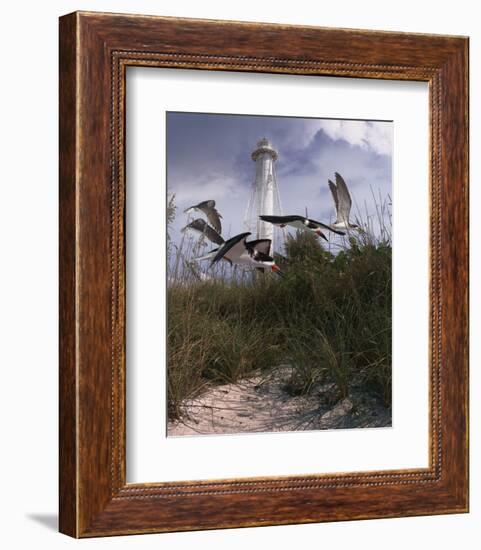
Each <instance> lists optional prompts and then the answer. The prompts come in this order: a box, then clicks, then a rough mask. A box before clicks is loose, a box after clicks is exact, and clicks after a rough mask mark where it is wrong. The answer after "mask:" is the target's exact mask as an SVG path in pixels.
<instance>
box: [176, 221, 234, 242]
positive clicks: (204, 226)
mask: <svg viewBox="0 0 481 550" xmlns="http://www.w3.org/2000/svg"><path fill="white" fill-rule="evenodd" d="M189 229H191V230H192V231H196V232H197V233H200V234H201V235H205V236H206V237H207V238H208V239H209V241H211V242H213V243H214V244H219V245H220V244H223V243H224V239H223V238H222V237H221V236H220V235H219V233H218V232H217V231H216V230H215V229H213V228H212V227H211V226H210V225H209V224H208V223H207V222H206V221H205V220H203V219H202V218H197V219H195V220H194V221H192V222H190V223H189V224H187V225H186V226H185V227H184V228H182V229H181V231H182V233H185V231H188V230H189Z"/></svg>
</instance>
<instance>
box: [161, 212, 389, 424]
mask: <svg viewBox="0 0 481 550" xmlns="http://www.w3.org/2000/svg"><path fill="white" fill-rule="evenodd" d="M171 206H172V207H173V203H172V205H171ZM385 207H386V206H385V204H383V205H382V206H378V216H379V219H378V221H377V223H378V224H379V223H381V231H380V232H378V234H377V236H375V234H374V233H373V231H372V225H371V222H370V221H369V219H368V220H364V221H361V222H360V221H358V223H360V225H362V230H361V231H359V232H355V233H354V232H353V233H352V234H350V235H347V236H346V237H345V238H343V239H342V240H341V242H336V243H331V246H327V245H326V246H324V245H323V244H321V242H320V241H319V240H318V239H317V238H316V237H314V236H313V235H312V234H309V233H306V232H298V233H296V234H293V235H291V236H289V237H288V238H287V240H286V243H285V248H284V250H283V251H282V257H280V258H279V262H281V267H282V269H283V271H284V272H285V277H284V278H283V279H280V278H278V277H276V276H275V274H271V273H266V274H262V273H259V272H254V273H251V272H250V273H246V272H244V271H242V270H239V269H237V270H235V269H234V274H232V271H233V270H232V268H231V267H230V266H229V265H228V264H227V263H226V262H221V264H222V265H220V266H218V267H216V268H215V270H213V272H212V273H209V272H204V271H202V270H203V269H204V268H202V267H200V266H199V265H198V264H196V263H195V262H193V261H192V255H193V254H194V253H198V252H199V250H200V249H204V248H205V247H204V245H203V243H202V241H201V242H200V243H199V241H198V240H197V239H193V238H191V237H188V239H189V241H190V242H187V243H186V242H185V241H184V243H183V245H182V246H178V247H177V249H175V250H174V247H173V246H172V249H171V251H172V257H171V258H170V260H169V262H170V263H169V266H170V271H171V273H172V274H173V275H175V277H171V278H170V279H169V285H168V323H167V326H168V329H167V330H168V407H169V417H170V418H175V417H178V416H179V414H180V410H181V404H182V401H183V400H184V399H186V398H190V397H193V396H196V395H199V394H201V393H202V392H203V391H204V390H205V389H206V388H207V387H208V386H209V385H212V384H223V383H228V382H236V381H237V380H240V379H242V378H245V377H248V376H250V375H252V374H253V373H256V374H258V373H261V374H262V373H263V372H264V373H268V372H269V371H270V370H272V368H274V367H277V366H279V365H290V366H291V367H292V371H291V372H292V374H291V377H290V380H289V381H288V383H287V384H286V389H287V390H288V391H290V392H292V393H293V394H303V393H308V392H309V391H310V389H311V388H312V387H313V385H314V384H317V383H323V382H326V383H328V382H330V383H333V387H334V390H333V394H332V400H333V402H335V401H337V400H338V399H341V398H343V397H346V396H348V395H349V393H350V391H351V389H352V384H353V383H354V382H355V384H356V387H358V388H359V386H361V387H362V389H363V390H364V391H366V392H368V393H370V394H374V395H376V396H378V398H379V399H380V400H382V402H383V403H384V404H385V406H390V404H391V238H390V231H389V229H388V228H387V227H386V223H385V219H386V216H385V213H384V212H381V209H382V208H385ZM174 212H175V210H174ZM336 247H337V248H336ZM329 248H330V250H329ZM201 273H208V274H209V277H210V278H209V279H208V280H205V277H204V279H203V278H202V277H201V276H200V274H201Z"/></svg>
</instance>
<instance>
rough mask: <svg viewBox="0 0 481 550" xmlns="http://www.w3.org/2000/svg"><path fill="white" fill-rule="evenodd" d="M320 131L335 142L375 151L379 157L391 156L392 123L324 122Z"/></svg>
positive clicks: (320, 123) (359, 121)
mask: <svg viewBox="0 0 481 550" xmlns="http://www.w3.org/2000/svg"><path fill="white" fill-rule="evenodd" d="M319 129H321V130H323V131H324V132H325V133H326V134H327V135H328V136H329V137H330V138H331V139H333V140H340V139H342V140H344V141H346V142H347V143H349V144H350V145H355V146H357V147H361V148H362V149H366V150H370V151H373V152H374V153H377V154H379V155H391V152H392V123H390V122H369V121H363V120H322V121H319Z"/></svg>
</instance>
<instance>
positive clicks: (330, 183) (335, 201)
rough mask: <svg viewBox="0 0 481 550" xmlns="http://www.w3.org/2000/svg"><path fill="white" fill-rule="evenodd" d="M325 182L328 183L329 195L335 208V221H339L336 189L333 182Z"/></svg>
mask: <svg viewBox="0 0 481 550" xmlns="http://www.w3.org/2000/svg"><path fill="white" fill-rule="evenodd" d="M327 181H328V182H329V189H330V190H331V195H332V198H333V200H334V204H335V206H336V217H337V220H338V221H339V198H338V196H337V187H336V184H335V183H334V182H333V181H331V180H327Z"/></svg>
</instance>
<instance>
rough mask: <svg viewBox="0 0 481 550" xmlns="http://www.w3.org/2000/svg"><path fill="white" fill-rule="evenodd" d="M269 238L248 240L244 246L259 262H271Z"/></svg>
mask: <svg viewBox="0 0 481 550" xmlns="http://www.w3.org/2000/svg"><path fill="white" fill-rule="evenodd" d="M271 242H272V241H271V240H270V239H258V240H256V241H249V242H247V243H246V248H247V249H248V250H249V253H250V254H251V256H252V257H253V258H254V259H256V260H257V261H260V262H271V261H272V260H273V258H272V257H271V256H270V255H269V252H270V250H271Z"/></svg>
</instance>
